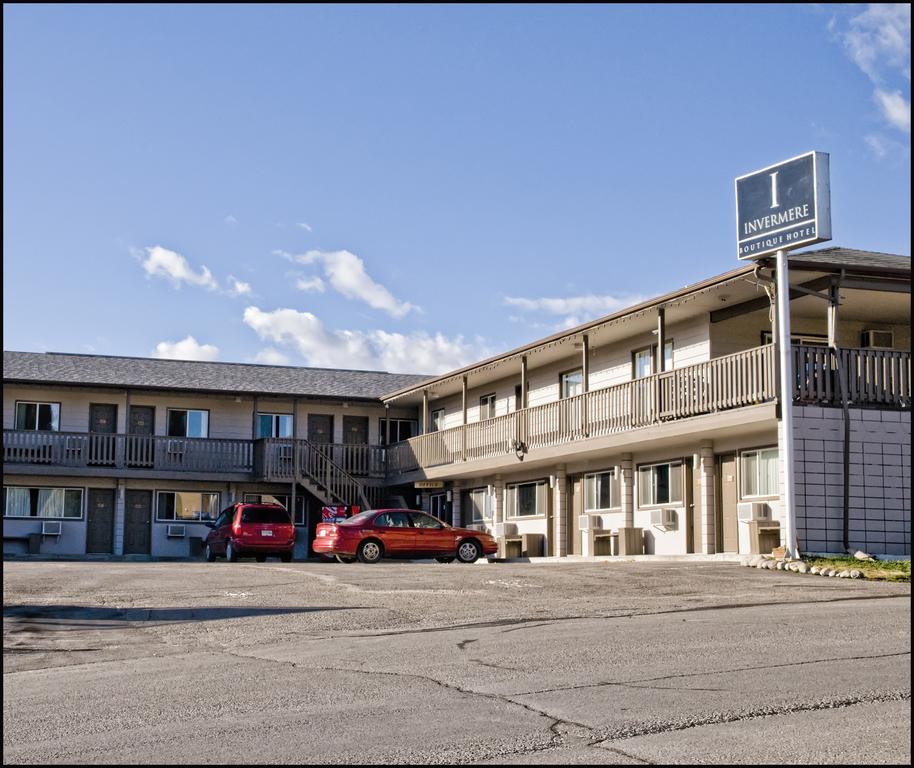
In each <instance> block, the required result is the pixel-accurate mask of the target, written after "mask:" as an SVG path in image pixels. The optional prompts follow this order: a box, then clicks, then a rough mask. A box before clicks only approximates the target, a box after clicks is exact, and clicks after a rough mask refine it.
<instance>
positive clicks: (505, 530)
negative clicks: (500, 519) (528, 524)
mask: <svg viewBox="0 0 914 768" xmlns="http://www.w3.org/2000/svg"><path fill="white" fill-rule="evenodd" d="M494 528H495V530H494V531H493V532H492V535H493V536H495V538H496V539H501V538H507V537H509V536H517V526H516V525H515V524H514V523H495V526H494Z"/></svg>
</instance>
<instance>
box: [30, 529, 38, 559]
mask: <svg viewBox="0 0 914 768" xmlns="http://www.w3.org/2000/svg"><path fill="white" fill-rule="evenodd" d="M40 552H41V534H40V533H30V534H29V554H30V555H37V554H39V553H40Z"/></svg>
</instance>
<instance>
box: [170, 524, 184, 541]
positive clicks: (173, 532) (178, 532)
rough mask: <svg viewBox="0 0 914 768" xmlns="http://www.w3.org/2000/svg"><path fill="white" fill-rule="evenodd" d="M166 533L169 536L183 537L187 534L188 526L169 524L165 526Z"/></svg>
mask: <svg viewBox="0 0 914 768" xmlns="http://www.w3.org/2000/svg"><path fill="white" fill-rule="evenodd" d="M165 535H166V536H168V537H169V538H175V539H183V538H184V537H185V536H186V535H187V528H186V527H185V526H183V525H168V526H166V527H165Z"/></svg>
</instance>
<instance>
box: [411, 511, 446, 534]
mask: <svg viewBox="0 0 914 768" xmlns="http://www.w3.org/2000/svg"><path fill="white" fill-rule="evenodd" d="M409 516H410V518H411V519H412V521H413V528H434V529H435V530H440V529H441V522H440V521H438V520H436V519H435V518H434V517H431V516H430V515H426V514H425V513H424V512H410V513H409Z"/></svg>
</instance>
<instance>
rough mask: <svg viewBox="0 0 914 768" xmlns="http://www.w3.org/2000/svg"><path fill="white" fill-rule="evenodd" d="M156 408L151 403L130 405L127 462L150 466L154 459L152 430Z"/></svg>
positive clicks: (136, 465) (133, 464) (139, 465)
mask: <svg viewBox="0 0 914 768" xmlns="http://www.w3.org/2000/svg"><path fill="white" fill-rule="evenodd" d="M155 414H156V410H155V408H153V407H152V406H151V405H131V406H130V411H129V412H128V414H127V435H128V437H127V464H128V466H131V467H151V466H153V463H154V459H155V452H154V449H155V446H154V444H153V438H152V435H153V432H154V431H155Z"/></svg>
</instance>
